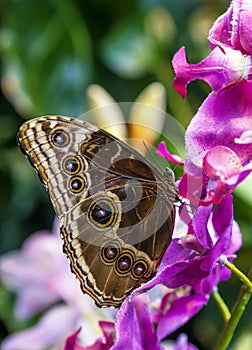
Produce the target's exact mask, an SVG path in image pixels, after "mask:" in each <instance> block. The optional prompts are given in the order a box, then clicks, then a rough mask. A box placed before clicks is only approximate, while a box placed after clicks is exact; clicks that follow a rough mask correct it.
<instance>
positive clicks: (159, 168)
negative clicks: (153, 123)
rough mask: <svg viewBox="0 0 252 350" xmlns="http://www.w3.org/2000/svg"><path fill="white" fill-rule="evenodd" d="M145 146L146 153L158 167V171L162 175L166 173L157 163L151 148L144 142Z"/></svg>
mask: <svg viewBox="0 0 252 350" xmlns="http://www.w3.org/2000/svg"><path fill="white" fill-rule="evenodd" d="M143 145H144V147H145V149H146V153H147V154H148V155H149V157H150V158H151V160H152V162H153V164H155V165H156V167H157V168H158V170H159V171H160V173H161V174H162V173H163V172H164V169H162V168H161V167H160V164H159V163H158V162H157V160H156V158H155V157H154V156H153V154H152V153H151V151H150V149H149V147H148V146H147V145H146V143H145V141H144V140H143Z"/></svg>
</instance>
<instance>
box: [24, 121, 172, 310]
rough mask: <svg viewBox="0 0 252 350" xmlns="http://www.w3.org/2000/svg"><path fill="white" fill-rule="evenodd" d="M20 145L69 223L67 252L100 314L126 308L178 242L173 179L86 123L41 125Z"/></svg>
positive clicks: (64, 231) (27, 129) (28, 127)
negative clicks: (111, 308) (107, 309)
mask: <svg viewBox="0 0 252 350" xmlns="http://www.w3.org/2000/svg"><path fill="white" fill-rule="evenodd" d="M18 139H19V143H20V146H21V148H22V149H23V151H24V152H25V153H26V154H27V155H28V157H29V159H30V162H31V163H32V165H33V166H34V167H35V168H36V169H37V171H38V173H39V176H40V178H41V180H42V182H43V183H44V184H45V186H46V188H47V190H48V192H49V196H50V198H51V201H52V203H53V206H54V208H55V211H56V214H57V216H58V217H59V218H60V219H61V236H62V238H63V241H64V252H65V254H66V255H67V257H68V259H69V261H70V265H71V269H72V271H73V272H74V273H75V275H76V277H77V278H78V279H79V280H80V283H81V287H82V290H83V292H85V293H88V294H89V295H90V296H91V297H92V298H93V299H94V301H95V302H96V304H97V305H98V306H100V307H101V306H114V307H118V306H120V304H121V303H122V301H123V300H124V298H125V296H126V295H127V294H129V293H130V292H132V290H134V289H135V288H137V287H138V286H140V285H141V284H143V283H144V282H146V281H148V280H149V279H150V278H151V277H152V276H153V275H154V274H155V272H156V269H157V266H158V264H159V263H160V260H161V258H162V256H163V254H164V252H165V250H166V248H167V246H168V244H169V243H170V240H171V236H172V231H173V225H174V208H173V202H174V200H175V198H176V188H175V184H174V182H173V180H172V179H171V178H169V179H168V181H167V179H165V178H162V176H161V175H160V174H159V173H158V172H157V171H156V170H155V169H154V168H153V167H152V166H151V164H149V163H148V162H147V161H146V160H145V159H144V158H143V157H142V156H141V155H140V154H138V153H137V152H135V151H134V150H133V149H131V148H130V147H129V146H128V145H126V144H124V143H123V142H121V141H119V140H118V139H116V138H115V137H113V136H112V135H110V134H108V133H106V132H104V131H102V130H99V129H97V128H96V127H94V126H92V125H90V124H88V123H86V122H83V121H81V120H76V119H73V118H68V117H60V116H48V117H40V118H36V119H33V120H31V121H29V122H27V123H25V124H24V125H23V126H22V127H21V128H20V131H19V135H18ZM168 183H169V186H167V184H168ZM171 183H172V184H174V186H170V184H171Z"/></svg>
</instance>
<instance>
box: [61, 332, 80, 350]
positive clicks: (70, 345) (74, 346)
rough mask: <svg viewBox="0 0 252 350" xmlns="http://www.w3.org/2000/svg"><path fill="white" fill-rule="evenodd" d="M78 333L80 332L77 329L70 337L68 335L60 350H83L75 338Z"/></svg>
mask: <svg viewBox="0 0 252 350" xmlns="http://www.w3.org/2000/svg"><path fill="white" fill-rule="evenodd" d="M80 331H81V328H79V329H78V330H77V331H76V332H74V333H73V334H72V335H70V336H69V337H68V338H67V340H66V344H65V346H64V347H63V349H62V350H84V347H82V346H81V345H80V344H78V342H77V336H78V334H79V333H80Z"/></svg>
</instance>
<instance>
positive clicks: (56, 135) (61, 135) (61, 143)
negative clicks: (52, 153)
mask: <svg viewBox="0 0 252 350" xmlns="http://www.w3.org/2000/svg"><path fill="white" fill-rule="evenodd" d="M51 141H52V143H53V144H54V146H56V147H65V146H67V145H68V144H69V141H70V138H69V135H68V133H67V132H66V131H64V130H61V129H57V130H55V131H54V132H53V133H52V135H51Z"/></svg>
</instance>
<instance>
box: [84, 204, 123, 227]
mask: <svg viewBox="0 0 252 350" xmlns="http://www.w3.org/2000/svg"><path fill="white" fill-rule="evenodd" d="M116 216H117V215H116V208H115V206H114V205H113V203H112V202H111V201H110V200H108V199H106V198H104V199H103V198H102V199H101V200H99V201H95V202H94V203H92V204H91V206H90V207H89V210H88V218H89V220H90V221H91V222H92V223H93V224H95V225H97V226H99V227H109V226H112V225H113V223H114V221H115V219H116Z"/></svg>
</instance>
